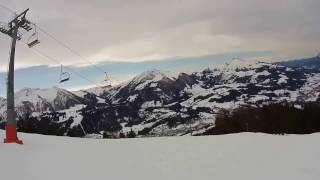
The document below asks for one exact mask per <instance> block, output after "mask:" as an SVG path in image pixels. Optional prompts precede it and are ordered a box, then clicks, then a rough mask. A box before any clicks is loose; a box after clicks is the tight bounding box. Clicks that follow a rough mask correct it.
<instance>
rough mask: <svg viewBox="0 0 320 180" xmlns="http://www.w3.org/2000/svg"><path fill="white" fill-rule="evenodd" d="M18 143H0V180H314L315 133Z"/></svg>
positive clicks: (318, 163)
mask: <svg viewBox="0 0 320 180" xmlns="http://www.w3.org/2000/svg"><path fill="white" fill-rule="evenodd" d="M0 136H1V138H3V137H4V132H3V131H0ZM19 136H20V138H21V139H22V140H23V141H24V143H25V144H24V145H15V144H3V143H0V162H1V163H0V179H1V180H98V179H99V180H102V179H113V180H116V179H119V180H124V179H130V180H133V179H134V180H171V179H172V180H206V179H207V180H212V179H217V180H223V179H245V180H250V179H252V180H264V179H265V180H274V179H282V180H302V179H303V180H312V179H315V180H316V179H317V180H318V179H319V178H320V143H319V139H320V134H312V135H286V136H278V135H266V134H252V133H241V134H233V135H221V136H206V137H190V136H184V137H170V138H137V139H119V140H97V139H81V138H68V137H56V136H43V135H35V134H23V133H19Z"/></svg>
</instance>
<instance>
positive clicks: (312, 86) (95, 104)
mask: <svg viewBox="0 0 320 180" xmlns="http://www.w3.org/2000/svg"><path fill="white" fill-rule="evenodd" d="M319 67H320V57H319V56H316V57H314V58H309V59H302V60H294V61H287V62H279V63H266V62H253V61H244V60H233V61H231V62H229V63H226V64H223V65H219V66H216V67H214V68H207V69H204V70H203V71H200V72H194V73H189V74H187V73H180V74H179V75H178V76H171V75H169V74H168V73H166V72H162V71H159V70H156V69H153V70H149V71H146V72H143V73H142V74H140V75H138V76H136V77H134V78H133V79H132V80H130V81H128V82H126V83H122V84H119V85H117V86H114V87H105V88H100V87H99V88H93V89H89V90H83V91H77V92H70V91H67V90H64V89H61V88H58V87H53V88H48V89H32V88H24V89H22V90H20V91H18V92H17V93H16V94H15V103H16V111H17V118H18V120H19V121H18V129H19V130H20V131H24V132H31V133H41V134H51V135H65V136H76V137H84V136H86V137H101V136H102V135H103V136H105V137H117V136H119V134H120V135H121V134H128V133H130V132H134V134H135V135H137V136H140V137H145V136H177V135H190V134H199V133H200V134H201V133H202V132H205V131H206V130H207V129H210V128H212V127H214V126H215V119H216V116H217V115H219V114H221V113H223V112H224V111H225V110H232V109H236V108H239V107H242V106H248V105H250V106H257V107H259V106H264V105H268V104H272V103H281V102H287V103H292V104H293V105H294V106H295V107H297V108H302V107H303V104H304V103H306V102H320V68H319ZM5 117H6V100H5V99H4V98H0V118H1V119H2V120H1V127H2V128H3V127H4V123H5V121H4V119H5Z"/></svg>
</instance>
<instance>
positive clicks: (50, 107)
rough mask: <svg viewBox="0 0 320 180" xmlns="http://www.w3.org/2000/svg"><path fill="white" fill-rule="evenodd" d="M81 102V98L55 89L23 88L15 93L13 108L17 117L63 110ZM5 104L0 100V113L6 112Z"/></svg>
mask: <svg viewBox="0 0 320 180" xmlns="http://www.w3.org/2000/svg"><path fill="white" fill-rule="evenodd" d="M83 102H84V99H83V98H80V97H78V96H76V95H75V94H73V93H71V92H69V91H67V90H64V89H61V88H57V87H53V88H48V89H32V88H23V89H21V90H20V91H18V92H16V93H15V106H16V109H17V114H18V116H23V115H26V114H32V113H33V112H37V113H41V112H53V111H59V110H64V109H68V108H70V107H72V106H74V105H77V104H82V103H83ZM5 103H6V100H5V99H2V100H0V112H3V113H4V112H6V107H5ZM1 104H3V105H1Z"/></svg>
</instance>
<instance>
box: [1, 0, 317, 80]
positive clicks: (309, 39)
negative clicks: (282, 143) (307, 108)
mask: <svg viewBox="0 0 320 180" xmlns="http://www.w3.org/2000/svg"><path fill="white" fill-rule="evenodd" d="M0 4H2V5H5V6H7V7H9V8H11V9H13V10H15V11H17V12H21V11H23V10H24V9H26V8H30V11H29V12H28V15H27V17H28V18H29V19H30V20H31V21H33V22H35V23H37V24H38V25H39V26H40V27H42V28H44V29H45V30H47V31H48V32H50V33H51V34H53V35H54V36H55V37H56V38H58V39H60V40H62V41H63V42H65V43H66V44H68V45H69V46H70V47H72V48H73V49H75V50H76V51H78V52H80V53H81V55H83V56H84V57H86V58H87V59H89V60H90V61H92V62H96V63H99V62H100V63H106V62H111V61H112V62H120V61H121V62H128V63H137V62H139V63H140V64H141V63H144V62H145V61H155V62H156V61H159V60H160V61H161V60H163V61H166V62H167V63H169V64H170V61H168V60H169V59H171V58H176V57H179V59H180V60H181V63H180V64H181V65H182V64H183V63H184V62H183V61H184V59H188V58H194V60H196V59H197V58H198V57H199V63H200V64H201V62H200V61H201V59H203V58H202V57H210V56H211V55H221V54H230V53H246V52H253V53H254V54H255V55H257V56H259V54H260V55H263V56H266V57H265V58H266V59H268V60H270V59H291V58H300V57H311V56H314V55H316V54H317V53H318V52H319V51H320V23H319V17H320V12H319V9H320V1H319V0H267V1H266V0H223V1H221V0H90V1H88V0H67V1H66V0H0ZM11 17H12V14H10V13H9V12H8V11H6V10H4V9H3V8H1V7H0V21H1V22H7V21H8V20H9V19H10V18H11ZM28 36H29V34H26V35H24V40H25V41H27V40H28ZM39 38H40V41H41V44H40V45H39V46H38V47H36V48H38V49H39V50H41V51H43V52H45V53H46V54H48V55H50V56H52V57H54V58H56V59H58V60H59V61H61V63H63V64H64V65H74V66H75V65H76V66H84V65H86V64H83V63H84V62H83V60H82V59H80V58H79V57H77V56H74V55H73V54H72V53H70V52H69V51H68V50H66V49H65V48H63V47H61V46H60V45H59V44H57V43H55V42H54V41H53V40H51V39H50V38H48V37H47V36H46V35H45V34H43V33H39ZM0 42H1V43H0V55H1V60H0V71H5V70H6V67H7V59H8V52H9V46H10V39H9V38H8V37H6V36H4V35H1V36H0ZM257 52H270V53H257ZM16 57H17V61H16V67H17V68H26V67H33V66H36V65H49V66H57V65H58V64H57V63H55V62H50V61H47V60H44V59H43V57H40V56H38V55H37V54H35V53H34V52H33V51H31V50H29V49H28V48H27V47H26V46H25V45H24V44H22V43H19V44H18V49H17V55H16ZM212 61H218V60H216V59H213V60H212ZM212 63H214V62H212ZM204 65H205V66H207V64H204ZM177 66H179V65H177ZM82 68H83V67H82ZM141 70H142V69H141ZM135 73H137V72H135ZM135 73H131V72H128V74H135ZM124 76H126V75H125V74H124ZM120 81H121V80H120Z"/></svg>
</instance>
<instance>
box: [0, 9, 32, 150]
mask: <svg viewBox="0 0 320 180" xmlns="http://www.w3.org/2000/svg"><path fill="white" fill-rule="evenodd" d="M28 10H29V9H26V10H25V11H23V12H22V13H21V14H19V15H17V14H16V15H15V17H14V19H13V20H11V21H10V22H9V23H8V26H7V27H0V32H2V33H4V34H6V35H8V36H10V37H11V50H10V61H9V71H8V79H7V122H6V127H5V129H6V138H5V139H4V142H5V143H18V144H22V141H21V140H19V139H18V136H17V120H16V112H15V106H14V56H15V49H16V42H17V40H20V39H21V35H19V28H22V29H24V30H25V31H30V30H31V29H32V27H31V25H30V24H31V23H30V22H29V21H28V20H27V19H26V17H25V16H26V14H27V12H28Z"/></svg>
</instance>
